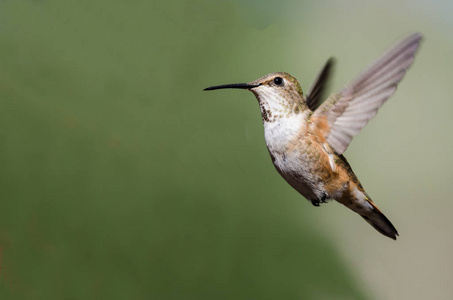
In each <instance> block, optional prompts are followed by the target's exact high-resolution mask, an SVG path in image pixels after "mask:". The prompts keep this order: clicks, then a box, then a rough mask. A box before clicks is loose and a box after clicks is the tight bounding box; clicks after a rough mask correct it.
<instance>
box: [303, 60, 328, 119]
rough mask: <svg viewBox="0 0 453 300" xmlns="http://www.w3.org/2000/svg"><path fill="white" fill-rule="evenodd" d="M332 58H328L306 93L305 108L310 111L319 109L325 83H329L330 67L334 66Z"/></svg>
mask: <svg viewBox="0 0 453 300" xmlns="http://www.w3.org/2000/svg"><path fill="white" fill-rule="evenodd" d="M334 62H335V61H334V59H333V57H331V58H329V60H328V61H327V62H326V64H325V65H324V68H322V70H321V71H320V72H319V74H318V76H317V77H316V79H315V81H314V82H313V84H312V86H311V87H310V90H309V91H308V93H307V100H306V102H307V106H308V107H309V108H310V109H311V110H312V111H315V110H316V108H318V107H319V105H320V104H321V101H322V100H323V99H324V98H323V96H324V93H325V90H326V87H327V83H328V81H329V77H330V74H331V71H332V67H333V65H334Z"/></svg>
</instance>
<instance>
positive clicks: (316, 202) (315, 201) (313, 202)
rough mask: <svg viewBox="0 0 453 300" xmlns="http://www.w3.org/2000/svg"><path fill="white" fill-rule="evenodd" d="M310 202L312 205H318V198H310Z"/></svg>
mask: <svg viewBox="0 0 453 300" xmlns="http://www.w3.org/2000/svg"><path fill="white" fill-rule="evenodd" d="M311 204H313V206H316V207H318V206H319V200H318V199H316V200H311Z"/></svg>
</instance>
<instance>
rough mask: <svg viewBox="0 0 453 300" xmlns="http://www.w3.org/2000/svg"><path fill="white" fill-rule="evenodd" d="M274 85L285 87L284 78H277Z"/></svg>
mask: <svg viewBox="0 0 453 300" xmlns="http://www.w3.org/2000/svg"><path fill="white" fill-rule="evenodd" d="M274 83H275V84H276V85H280V86H282V85H283V78H281V77H275V78H274Z"/></svg>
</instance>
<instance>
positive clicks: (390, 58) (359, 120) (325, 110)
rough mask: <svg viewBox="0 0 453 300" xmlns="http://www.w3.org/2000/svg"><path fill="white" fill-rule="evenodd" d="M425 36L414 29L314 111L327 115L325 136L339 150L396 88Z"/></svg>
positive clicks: (320, 114) (345, 146) (318, 114)
mask: <svg viewBox="0 0 453 300" xmlns="http://www.w3.org/2000/svg"><path fill="white" fill-rule="evenodd" d="M421 38H422V36H421V34H419V33H414V34H412V35H409V36H407V37H406V38H404V39H403V40H401V41H400V42H398V43H397V44H396V45H395V46H394V47H392V48H391V49H390V50H388V51H387V52H386V53H384V55H382V56H381V57H380V58H378V59H377V60H376V61H375V62H374V63H373V64H371V66H369V67H368V68H367V69H366V70H365V72H363V73H362V74H361V75H359V76H358V77H357V78H356V79H355V80H354V81H353V82H352V83H350V84H349V85H347V86H346V87H345V88H343V90H341V91H340V92H339V93H337V94H334V95H332V96H331V97H329V99H328V100H327V101H325V102H324V103H323V104H322V105H321V106H320V107H319V108H318V109H317V110H316V111H315V112H314V114H313V115H314V116H317V117H319V116H323V115H324V116H326V117H327V121H328V125H329V130H328V131H326V132H325V137H326V140H327V142H328V143H329V144H330V146H331V147H332V148H333V149H334V150H335V151H336V152H337V153H338V154H342V153H343V152H344V151H345V150H346V149H347V147H348V145H349V143H350V142H351V140H352V138H353V137H354V136H355V135H357V134H358V133H359V132H360V130H361V129H362V128H363V127H364V126H365V125H366V124H367V123H368V122H369V120H370V119H371V118H373V117H374V116H375V115H376V114H377V112H378V109H379V108H380V107H381V106H382V104H384V103H385V101H387V99H388V98H389V97H390V96H391V95H392V94H393V93H394V92H395V90H396V87H397V85H398V82H399V81H400V80H401V79H402V78H403V77H404V75H405V74H406V70H407V69H408V68H409V67H410V66H411V64H412V63H413V61H414V54H415V52H416V51H417V48H418V46H419V44H420V40H421Z"/></svg>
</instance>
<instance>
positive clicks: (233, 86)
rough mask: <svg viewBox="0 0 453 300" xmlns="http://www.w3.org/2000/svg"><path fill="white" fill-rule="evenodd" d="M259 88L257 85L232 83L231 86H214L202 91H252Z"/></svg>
mask: <svg viewBox="0 0 453 300" xmlns="http://www.w3.org/2000/svg"><path fill="white" fill-rule="evenodd" d="M257 86H259V84H248V83H233V84H224V85H215V86H210V87H207V88H205V89H204V90H203V91H212V90H219V89H246V90H248V89H252V88H254V87H257Z"/></svg>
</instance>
